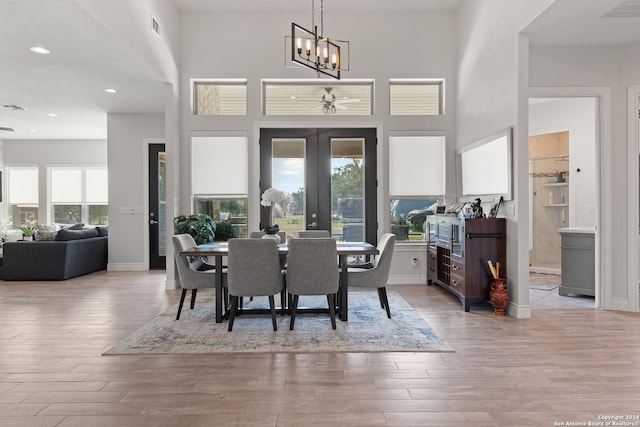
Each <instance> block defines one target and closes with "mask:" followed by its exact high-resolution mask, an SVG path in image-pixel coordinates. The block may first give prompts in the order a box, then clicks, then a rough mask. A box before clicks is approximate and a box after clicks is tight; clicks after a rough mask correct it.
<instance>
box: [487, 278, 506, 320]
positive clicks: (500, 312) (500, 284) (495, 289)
mask: <svg viewBox="0 0 640 427" xmlns="http://www.w3.org/2000/svg"><path fill="white" fill-rule="evenodd" d="M489 299H490V300H491V304H493V309H494V312H495V315H496V316H504V315H505V313H506V311H505V310H506V308H507V306H508V305H509V291H508V289H507V279H505V278H500V279H493V283H491V291H490V292H489Z"/></svg>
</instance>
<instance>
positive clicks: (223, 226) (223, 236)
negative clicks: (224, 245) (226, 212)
mask: <svg viewBox="0 0 640 427" xmlns="http://www.w3.org/2000/svg"><path fill="white" fill-rule="evenodd" d="M235 237H238V227H237V226H236V225H233V224H231V223H230V222H226V221H225V222H218V223H216V237H215V240H216V241H219V242H226V241H227V240H229V239H231V238H235Z"/></svg>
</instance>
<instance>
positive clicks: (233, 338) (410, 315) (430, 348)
mask: <svg viewBox="0 0 640 427" xmlns="http://www.w3.org/2000/svg"><path fill="white" fill-rule="evenodd" d="M207 291H209V290H201V291H200V292H198V299H197V301H196V304H195V308H194V309H193V310H190V309H189V306H188V299H187V301H185V307H184V309H183V310H182V314H181V316H180V320H177V321H176V320H175V317H176V312H177V306H174V307H171V308H170V309H168V310H167V311H166V312H164V313H163V314H161V315H159V316H158V317H156V318H155V319H153V320H152V321H150V322H149V323H147V324H146V325H144V326H143V327H141V328H140V329H138V330H137V331H135V332H134V333H132V334H131V335H129V336H128V337H126V338H125V339H124V340H122V341H121V342H120V343H118V344H117V345H115V346H113V347H112V348H110V349H109V350H107V351H106V352H105V353H104V355H122V354H206V353H315V352H394V351H398V352H451V351H453V349H452V348H451V347H450V346H449V345H448V344H447V343H446V342H445V341H444V340H443V339H442V338H440V337H439V336H438V335H437V334H436V333H435V332H434V331H433V329H431V327H430V326H429V324H427V322H426V321H425V320H424V319H423V318H422V317H421V316H420V315H419V314H418V313H417V312H416V311H415V310H413V308H412V307H411V306H410V305H409V304H408V303H407V302H406V301H405V300H404V299H403V298H402V297H401V296H400V295H398V294H396V293H394V292H389V293H388V294H389V295H388V298H389V306H390V307H391V315H392V318H391V319H388V318H387V315H386V312H385V310H383V309H382V308H380V302H379V300H378V294H377V292H369V291H355V292H349V320H348V321H347V322H343V321H340V320H336V323H337V329H336V330H333V329H331V321H330V319H329V315H328V314H308V313H304V314H300V315H299V316H296V322H295V329H294V330H293V331H290V330H289V316H282V315H280V314H278V330H277V331H273V329H272V326H271V317H270V316H269V315H268V314H266V315H264V314H262V315H257V314H246V313H245V314H242V315H240V316H239V317H236V320H235V322H234V325H233V331H232V332H228V331H227V327H228V323H227V322H226V321H225V322H223V323H215V310H214V301H213V299H214V298H213V293H211V292H210V291H209V292H207ZM277 300H278V298H276V301H277ZM323 302H324V304H323ZM266 304H268V303H266V301H264V300H263V299H258V298H256V299H255V300H254V301H246V299H245V303H244V305H245V307H247V308H249V307H255V306H264V305H266ZM299 305H300V306H302V305H307V306H309V307H323V306H324V307H326V297H320V298H319V299H317V298H316V297H306V298H304V297H301V298H300V304H299Z"/></svg>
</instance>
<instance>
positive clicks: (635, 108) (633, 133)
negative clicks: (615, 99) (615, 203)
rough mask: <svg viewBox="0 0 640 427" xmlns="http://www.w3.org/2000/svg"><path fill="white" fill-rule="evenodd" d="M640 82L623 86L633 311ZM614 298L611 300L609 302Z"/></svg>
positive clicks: (637, 296)
mask: <svg viewBox="0 0 640 427" xmlns="http://www.w3.org/2000/svg"><path fill="white" fill-rule="evenodd" d="M639 111H640V85H634V86H630V87H629V88H628V89H627V115H628V120H627V126H628V129H627V135H628V142H627V150H628V156H627V162H628V163H627V165H628V166H627V173H628V174H629V176H628V179H627V182H628V183H629V185H628V186H627V206H628V214H627V218H628V225H627V230H629V236H635V238H629V239H628V247H627V255H628V257H627V269H628V276H627V277H629V307H628V310H629V311H633V312H635V313H637V312H639V311H640V289H639V286H640V285H639V282H640V276H639V274H640V271H639V270H638V260H639V259H640V242H639V241H638V240H639V239H640V234H639V233H640V219H639V218H638V216H639V215H640V210H639V209H638V206H640V200H639V197H638V192H640V187H639V186H640V183H639V182H638V181H639V179H640V174H639V172H640V164H639V159H638V156H640V130H639V129H638V125H639V123H640V118H639V116H638V114H639ZM613 303H614V301H612V304H613Z"/></svg>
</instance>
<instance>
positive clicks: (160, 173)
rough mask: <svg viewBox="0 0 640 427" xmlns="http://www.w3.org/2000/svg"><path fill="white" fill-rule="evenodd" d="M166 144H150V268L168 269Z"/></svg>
mask: <svg viewBox="0 0 640 427" xmlns="http://www.w3.org/2000/svg"><path fill="white" fill-rule="evenodd" d="M166 165H167V154H166V153H165V146H164V144H149V268H150V269H158V270H160V269H164V268H166V247H165V246H166V244H165V242H166V240H167V239H166V230H165V228H166V227H165V224H166V221H165V219H166V204H167V198H166V192H165V182H166V180H165V176H166V170H167V169H166Z"/></svg>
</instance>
